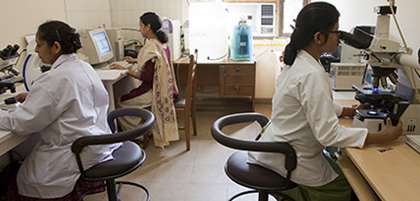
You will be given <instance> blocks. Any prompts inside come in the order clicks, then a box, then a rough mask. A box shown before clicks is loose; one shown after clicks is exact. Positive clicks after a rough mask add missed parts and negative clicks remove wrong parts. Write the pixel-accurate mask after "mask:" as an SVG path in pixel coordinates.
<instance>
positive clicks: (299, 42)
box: [284, 2, 340, 65]
mask: <svg viewBox="0 0 420 201" xmlns="http://www.w3.org/2000/svg"><path fill="white" fill-rule="evenodd" d="M339 17H340V13H339V12H338V10H337V9H336V8H335V7H334V6H333V5H331V4H329V3H326V2H314V3H310V4H308V5H306V6H305V7H303V8H302V10H301V11H300V12H299V14H298V16H297V18H296V25H295V29H294V30H293V33H292V36H291V37H290V42H289V44H288V45H287V46H286V48H285V51H284V63H285V64H287V65H292V64H293V62H294V61H295V59H296V55H297V53H298V51H299V50H301V49H303V48H305V47H306V46H307V45H309V43H310V42H311V41H312V40H313V38H314V35H315V33H316V32H318V31H320V32H321V33H324V34H325V35H326V37H327V39H328V34H327V33H328V31H331V30H332V29H333V27H334V25H335V24H336V23H337V22H338V18H339Z"/></svg>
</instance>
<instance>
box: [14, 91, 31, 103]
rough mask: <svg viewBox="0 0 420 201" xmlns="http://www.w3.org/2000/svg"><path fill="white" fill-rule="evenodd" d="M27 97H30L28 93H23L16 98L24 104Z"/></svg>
mask: <svg viewBox="0 0 420 201" xmlns="http://www.w3.org/2000/svg"><path fill="white" fill-rule="evenodd" d="M26 96H28V92H22V93H20V94H18V95H16V96H15V98H16V99H17V100H18V101H19V102H20V103H23V102H24V101H25V100H26Z"/></svg>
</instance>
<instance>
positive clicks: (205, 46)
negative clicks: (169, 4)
mask: <svg viewBox="0 0 420 201" xmlns="http://www.w3.org/2000/svg"><path fill="white" fill-rule="evenodd" d="M227 19H228V17H227V12H226V8H225V4H223V3H218V2H194V3H193V2H191V3H190V6H189V22H190V23H189V25H190V26H189V49H190V50H195V49H197V50H198V51H199V52H200V54H198V58H197V62H198V63H203V62H206V61H208V60H215V59H216V58H217V59H223V58H225V56H227V55H228V52H229V45H228V29H227V27H228V26H227V25H228V24H227Z"/></svg>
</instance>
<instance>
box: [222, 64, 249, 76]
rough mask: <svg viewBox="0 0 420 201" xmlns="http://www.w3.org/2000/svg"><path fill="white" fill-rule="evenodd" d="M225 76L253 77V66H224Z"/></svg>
mask: <svg viewBox="0 0 420 201" xmlns="http://www.w3.org/2000/svg"><path fill="white" fill-rule="evenodd" d="M224 68H225V74H226V75H254V74H255V69H254V65H226V66H224Z"/></svg>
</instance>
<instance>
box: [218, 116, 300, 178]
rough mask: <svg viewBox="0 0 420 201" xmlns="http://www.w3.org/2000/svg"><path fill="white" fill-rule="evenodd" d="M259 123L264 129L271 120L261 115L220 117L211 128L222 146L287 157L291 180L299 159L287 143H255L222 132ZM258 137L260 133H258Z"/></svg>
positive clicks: (286, 162)
mask: <svg viewBox="0 0 420 201" xmlns="http://www.w3.org/2000/svg"><path fill="white" fill-rule="evenodd" d="M254 121H257V122H258V123H259V124H260V125H261V126H262V127H263V126H265V125H266V124H267V123H268V122H269V120H268V118H267V117H266V116H264V115H262V114H259V113H238V114H231V115H226V116H223V117H220V118H219V119H217V120H216V121H215V122H214V123H213V126H212V128H211V134H212V136H213V138H214V139H215V140H216V141H217V142H219V143H220V144H222V145H224V146H227V147H230V148H233V149H239V150H247V151H259V152H276V153H282V154H284V155H285V157H286V160H285V168H286V170H287V171H288V173H287V179H289V180H290V176H291V172H292V171H293V170H294V169H295V168H296V164H297V157H296V152H295V150H294V149H293V147H292V146H291V145H290V144H289V143H287V142H275V141H255V140H244V139H238V138H233V137H231V136H228V135H226V134H225V133H223V132H222V128H223V127H225V126H228V125H232V124H237V123H245V122H254ZM256 135H258V133H256Z"/></svg>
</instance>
